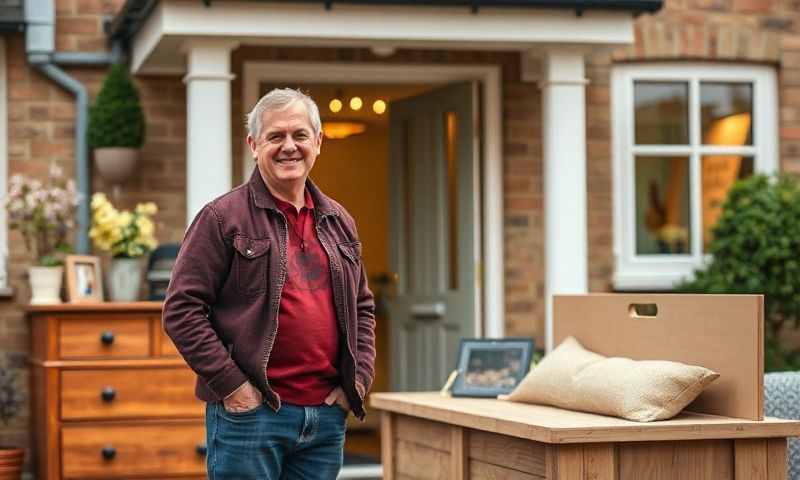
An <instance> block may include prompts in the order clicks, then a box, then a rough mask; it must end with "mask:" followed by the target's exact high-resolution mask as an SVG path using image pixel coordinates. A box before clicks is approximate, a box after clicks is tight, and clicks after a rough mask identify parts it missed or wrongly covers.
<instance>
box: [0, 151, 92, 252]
mask: <svg viewBox="0 0 800 480" xmlns="http://www.w3.org/2000/svg"><path fill="white" fill-rule="evenodd" d="M80 202H81V195H80V194H79V193H78V192H77V190H76V189H75V182H74V181H72V180H66V181H65V180H64V179H63V171H62V169H61V168H60V167H58V166H57V165H53V166H51V167H50V172H49V177H48V182H47V183H46V184H45V183H43V182H42V181H40V180H38V179H35V178H28V177H26V176H24V175H19V174H17V175H14V176H13V177H11V180H10V181H9V187H8V198H7V199H6V209H7V210H8V220H9V228H10V229H11V230H19V231H20V233H22V238H23V239H24V241H25V248H26V249H27V250H28V252H29V253H31V254H32V255H33V256H34V257H35V258H36V263H37V264H38V265H40V266H44V267H53V266H58V265H61V264H63V262H64V258H63V256H64V254H65V253H68V252H69V251H70V248H71V247H70V245H69V243H67V241H66V239H67V234H68V233H69V231H70V229H72V228H74V227H75V211H76V209H77V207H78V205H79V204H80Z"/></svg>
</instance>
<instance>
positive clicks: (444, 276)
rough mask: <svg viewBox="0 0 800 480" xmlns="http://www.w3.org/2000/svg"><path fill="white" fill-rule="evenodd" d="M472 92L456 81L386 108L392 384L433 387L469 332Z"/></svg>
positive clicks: (472, 301)
mask: <svg viewBox="0 0 800 480" xmlns="http://www.w3.org/2000/svg"><path fill="white" fill-rule="evenodd" d="M477 98H478V85H477V84H476V83H463V84H456V85H451V86H447V87H444V88H440V89H437V90H435V91H432V92H429V93H426V94H423V95H420V96H417V97H413V98H409V99H404V100H400V101H397V102H394V103H392V104H391V106H390V108H389V112H390V149H391V154H390V158H391V166H390V178H389V182H390V188H391V217H392V223H391V228H392V232H391V235H390V237H391V248H390V252H391V253H390V257H391V258H390V265H391V268H392V270H393V271H394V272H395V273H396V275H395V280H396V282H395V288H394V294H393V295H391V296H390V297H389V299H388V314H389V324H390V325H391V346H392V347H391V350H392V353H391V364H390V371H391V385H392V389H393V390H399V391H416V390H436V389H439V388H441V386H442V384H443V383H444V382H445V380H446V379H447V376H448V374H449V373H450V371H452V370H453V369H454V368H455V362H456V355H457V353H458V352H457V350H458V345H459V340H460V338H462V337H473V336H475V335H476V329H475V311H476V308H477V305H476V298H477V292H476V289H477V287H476V280H477V277H476V274H477V273H476V272H477V268H476V263H477V257H476V252H477V244H478V235H479V232H478V230H477V228H476V227H477V226H478V225H480V222H479V221H478V220H477V219H476V213H477V212H479V211H480V210H479V208H478V202H477V198H478V197H477V195H478V192H477V190H478V188H477V185H478V184H479V183H478V165H479V162H478V159H477V154H478V151H479V148H478V144H479V142H478V135H479V132H478V131H477V125H478V123H479V122H478V112H477V105H478V101H477Z"/></svg>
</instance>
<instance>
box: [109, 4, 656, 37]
mask: <svg viewBox="0 0 800 480" xmlns="http://www.w3.org/2000/svg"><path fill="white" fill-rule="evenodd" d="M199 1H200V2H202V3H203V5H205V6H206V7H212V6H213V4H214V2H213V0H199ZM256 1H258V0H256ZM283 1H284V2H286V3H289V2H297V3H317V4H319V3H321V4H322V5H323V6H324V7H325V8H326V9H327V10H330V9H331V8H334V6H335V4H337V3H348V4H356V5H412V6H440V7H468V8H470V9H471V10H472V12H473V13H478V12H479V9H480V8H487V7H516V8H558V9H567V10H574V11H575V15H577V16H581V15H583V13H584V12H585V11H586V10H614V11H628V12H631V13H632V14H633V15H634V16H637V15H640V14H642V13H655V12H657V11H659V10H661V7H662V6H663V3H664V2H663V0H283ZM157 3H158V0H127V1H126V2H125V4H124V5H123V6H122V9H121V10H120V12H119V13H118V14H117V15H116V16H115V17H114V19H113V20H112V21H111V23H110V24H109V25H108V28H107V33H108V35H109V37H111V38H112V39H121V40H124V41H128V40H130V39H131V38H133V37H134V36H135V35H136V33H137V32H138V31H139V30H140V29H141V28H142V25H143V24H144V22H145V21H146V20H147V18H148V17H149V16H150V12H152V11H153V9H154V8H155V6H156V4H157Z"/></svg>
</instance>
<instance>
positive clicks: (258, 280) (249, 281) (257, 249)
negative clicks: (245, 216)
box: [233, 234, 270, 296]
mask: <svg viewBox="0 0 800 480" xmlns="http://www.w3.org/2000/svg"><path fill="white" fill-rule="evenodd" d="M233 248H234V250H236V262H235V265H234V268H235V269H236V283H237V288H238V290H239V293H241V294H242V295H246V296H258V295H263V294H264V292H266V291H267V278H268V277H267V275H268V273H269V255H267V253H269V249H270V242H269V239H268V238H250V237H248V236H246V235H241V234H238V235H236V236H235V237H234V238H233Z"/></svg>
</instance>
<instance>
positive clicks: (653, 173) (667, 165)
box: [635, 157, 691, 255]
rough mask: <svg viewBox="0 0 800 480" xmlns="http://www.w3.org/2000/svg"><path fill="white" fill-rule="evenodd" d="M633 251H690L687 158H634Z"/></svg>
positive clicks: (639, 253)
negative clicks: (634, 224)
mask: <svg viewBox="0 0 800 480" xmlns="http://www.w3.org/2000/svg"><path fill="white" fill-rule="evenodd" d="M635 169H636V173H635V175H636V253H637V254H638V255H652V254H670V253H672V254H674V253H684V254H685V253H689V248H690V247H689V246H690V238H691V235H690V227H689V226H690V224H691V223H690V221H689V220H690V214H689V159H688V158H687V157H636V164H635Z"/></svg>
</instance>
